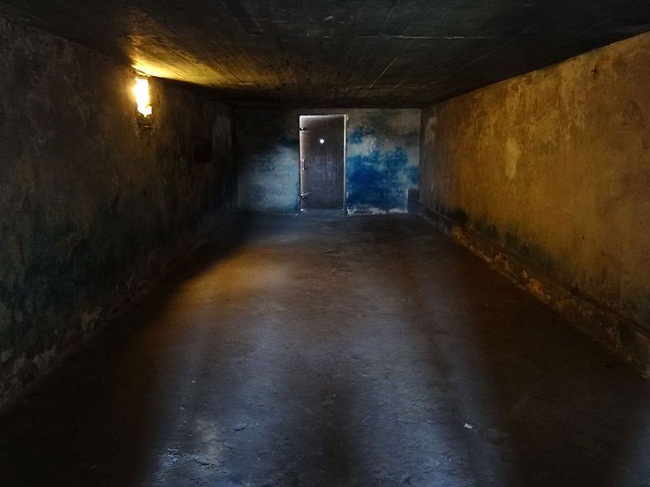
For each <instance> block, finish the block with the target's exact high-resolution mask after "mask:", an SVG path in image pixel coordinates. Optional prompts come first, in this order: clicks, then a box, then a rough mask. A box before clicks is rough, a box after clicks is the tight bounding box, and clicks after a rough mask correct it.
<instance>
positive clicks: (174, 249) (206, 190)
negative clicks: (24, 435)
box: [0, 18, 236, 399]
mask: <svg viewBox="0 0 650 487" xmlns="http://www.w3.org/2000/svg"><path fill="white" fill-rule="evenodd" d="M0 46H1V48H0V65H2V66H3V70H2V75H1V76H0V167H1V170H0V214H2V219H0V396H2V397H3V399H6V398H7V397H8V396H9V395H10V393H11V391H14V390H16V389H18V388H19V387H20V386H22V385H23V384H24V383H26V382H28V381H29V380H31V379H32V378H34V377H35V376H36V375H37V374H38V373H39V372H40V371H41V370H42V369H44V368H46V367H47V365H48V364H49V363H50V362H51V360H52V359H53V358H56V357H58V356H60V355H61V353H62V352H63V351H64V350H65V349H67V348H69V346H70V345H71V344H72V343H75V342H77V341H78V340H79V339H80V338H81V337H83V336H85V335H86V334H88V333H89V332H90V331H91V330H92V329H93V328H94V327H95V326H96V324H97V323H100V322H102V321H104V320H105V319H106V318H108V317H109V316H111V315H113V314H114V313H115V312H116V310H119V309H120V308H122V307H123V306H124V305H125V303H127V302H128V301H130V300H131V299H132V298H133V297H134V296H135V295H137V294H139V293H140V292H141V290H142V289H143V288H145V287H146V285H147V283H149V282H150V281H151V280H152V279H154V278H155V277H157V276H158V275H159V274H160V273H161V272H162V271H163V270H164V269H165V268H167V267H168V266H169V265H171V264H172V263H173V262H174V261H175V260H177V259H178V258H179V257H180V256H181V255H182V254H183V253H184V252H186V251H188V250H189V249H190V248H191V247H192V246H193V245H195V244H196V242H197V240H198V239H200V238H206V237H208V236H210V235H211V234H212V232H213V231H214V229H215V228H216V227H217V225H218V224H220V223H224V222H225V221H226V220H227V218H228V215H229V213H230V211H231V210H232V209H233V207H234V204H233V199H234V194H235V190H236V188H234V186H233V181H234V171H233V168H232V160H231V159H232V158H231V156H230V137H231V136H230V116H229V114H228V113H227V111H226V109H225V108H224V107H222V106H219V105H216V104H214V103H209V102H207V101H206V100H205V99H202V95H201V94H200V92H192V91H187V90H186V89H183V88H180V87H178V86H172V85H163V84H161V83H156V82H155V80H154V81H153V82H152V84H153V86H152V89H153V96H154V102H155V107H154V109H155V110H156V112H155V113H154V116H155V120H154V128H153V129H152V130H141V129H139V128H138V126H137V124H136V122H135V117H134V106H133V101H132V99H131V94H130V87H131V85H132V83H133V75H134V73H133V72H132V71H131V70H130V69H128V68H123V67H120V66H117V65H115V64H114V63H112V62H110V61H108V60H106V59H105V58H103V57H101V56H99V55H97V54H95V53H93V52H91V51H87V50H85V49H82V48H80V47H78V46H76V45H74V44H71V43H69V42H67V41H64V40H62V39H59V38H56V37H54V36H51V35H49V34H45V33H41V32H39V31H36V30H32V29H29V28H26V27H22V26H17V25H14V24H12V23H9V22H7V21H5V20H3V19H1V18H0ZM206 141H207V142H206ZM206 143H207V144H208V145H209V144H212V155H211V159H212V161H211V162H208V163H204V164H198V163H196V162H193V160H194V154H195V151H194V149H195V147H205V144H206Z"/></svg>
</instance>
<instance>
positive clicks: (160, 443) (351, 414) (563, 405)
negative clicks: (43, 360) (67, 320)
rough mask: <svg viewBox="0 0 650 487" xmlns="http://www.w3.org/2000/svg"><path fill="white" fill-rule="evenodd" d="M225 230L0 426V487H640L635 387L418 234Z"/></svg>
mask: <svg viewBox="0 0 650 487" xmlns="http://www.w3.org/2000/svg"><path fill="white" fill-rule="evenodd" d="M238 228H239V231H238V235H239V236H238V238H237V239H236V245H235V246H228V247H225V248H205V249H202V250H201V251H200V252H199V253H198V254H197V255H196V257H195V259H194V260H193V261H192V262H191V263H189V264H188V265H187V266H186V267H185V268H183V269H181V270H180V271H179V272H178V273H176V274H175V275H173V276H170V277H169V278H168V279H166V280H165V281H164V282H163V283H161V285H160V286H158V287H157V288H156V289H155V290H154V291H153V292H152V293H150V294H149V295H148V296H147V297H146V298H145V299H144V300H143V301H142V302H141V303H140V304H139V305H138V306H137V307H136V308H135V309H133V310H132V312H130V313H129V314H128V316H125V317H123V318H122V319H120V320H119V321H117V322H116V323H114V324H113V325H112V326H110V327H108V328H106V329H105V330H104V331H103V332H101V333H100V334H98V336H97V337H96V339H95V340H94V341H93V342H92V343H91V344H90V345H89V346H88V347H87V348H86V349H84V350H83V351H81V352H80V353H78V354H76V355H75V356H73V357H71V358H70V360H68V361H67V362H66V363H65V364H64V365H63V366H62V367H61V368H59V369H58V370H57V371H55V372H54V373H53V374H52V375H51V376H49V377H48V378H47V380H45V381H43V382H42V384H40V385H39V387H38V388H36V389H35V390H33V391H32V392H31V393H30V394H28V395H27V396H26V397H24V398H23V399H22V400H21V401H20V402H19V403H17V404H16V405H15V407H14V408H12V409H10V410H8V411H6V412H5V413H4V414H3V415H2V416H0V485H2V486H5V485H6V486H14V485H15V486H24V485H34V486H40V485H48V486H50V485H66V486H68V485H75V486H84V485H88V486H101V485H106V486H108V485H112V486H114V485H121V486H122V485H123V486H130V485H134V486H135V485H137V486H140V485H142V486H154V485H173V486H175V485H178V486H186V485H187V486H194V485H196V486H202V485H211V486H214V485H216V486H244V485H251V486H267V487H271V486H277V487H280V486H357V485H358V486H370V485H372V486H375V485H376V486H400V485H406V486H408V485H412V486H416V485H417V486H430V485H436V486H439V485H440V486H472V485H474V486H481V487H482V486H519V485H521V486H538V485H539V486H542V485H543V486H548V485H553V486H561V485H567V486H568V485H572V486H576V485H589V486H609V485H616V486H637V485H644V482H646V479H647V478H650V467H649V466H647V465H646V464H647V462H646V461H645V459H646V458H647V455H648V453H650V448H649V445H648V438H650V424H649V422H648V416H649V414H648V411H647V409H648V405H649V404H650V391H649V390H648V385H647V382H646V381H645V380H644V379H642V378H641V377H639V376H637V375H636V374H635V373H634V372H633V371H632V370H630V369H628V368H627V367H626V366H624V365H622V364H620V363H618V362H617V361H615V360H614V359H612V358H611V357H610V356H608V355H607V354H606V353H605V352H602V351H601V350H600V349H598V348H597V347H596V346H595V345H593V344H591V343H590V342H589V341H587V339H585V338H584V337H583V336H581V335H580V334H578V333H577V332H575V331H574V330H573V329H572V328H571V327H570V326H569V325H568V324H567V323H566V322H564V321H563V320H562V319H561V318H560V317H559V316H557V315H556V314H555V313H554V312H552V311H551V310H549V309H547V308H546V307H544V306H543V305H541V304H540V303H538V302H537V301H535V300H534V299H533V298H532V297H530V296H529V295H527V294H525V293H524V292H523V291H521V290H519V289H517V288H515V287H514V286H513V285H512V284H510V283H509V282H508V281H506V280H504V279H503V278H502V277H501V276H500V275H498V274H497V273H496V272H494V271H492V270H491V269H489V268H488V267H487V266H486V265H485V264H484V263H483V262H481V261H479V260H478V259H477V258H475V257H474V256H473V255H471V254H469V253H468V252H467V251H465V250H464V249H462V248H459V247H457V246H456V245H455V244H453V243H452V242H450V241H449V240H447V239H446V237H444V236H443V235H441V234H439V233H437V232H436V231H435V230H433V229H432V228H431V227H429V226H428V224H427V223H426V222H425V221H424V220H422V219H420V218H418V217H414V216H390V217H357V218H299V217H264V218H262V217H255V218H249V219H246V220H242V223H241V225H240V226H239V227H238Z"/></svg>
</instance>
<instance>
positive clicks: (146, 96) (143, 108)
mask: <svg viewBox="0 0 650 487" xmlns="http://www.w3.org/2000/svg"><path fill="white" fill-rule="evenodd" d="M133 94H134V95H135V102H136V105H137V110H138V113H140V114H141V115H143V116H145V117H150V116H151V114H152V113H153V108H152V107H151V95H150V93H149V80H148V79H146V78H136V79H135V85H134V86H133Z"/></svg>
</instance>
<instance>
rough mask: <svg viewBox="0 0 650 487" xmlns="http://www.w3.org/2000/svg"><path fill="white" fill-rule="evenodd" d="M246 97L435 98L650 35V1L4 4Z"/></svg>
mask: <svg viewBox="0 0 650 487" xmlns="http://www.w3.org/2000/svg"><path fill="white" fill-rule="evenodd" d="M0 15H4V16H5V17H8V18H10V19H13V20H17V21H19V22H23V23H26V24H29V25H32V26H36V27H38V28H41V29H43V30H47V31H50V32H53V33H55V34H58V35H60V36H62V37H65V38H67V39H70V40H73V41H75V42H78V43H79V44H82V45H84V46H87V47H89V48H91V49H94V50H96V51H98V52H100V53H103V54H106V55H108V56H110V57H112V58H115V59H116V60H119V61H123V62H128V63H129V64H131V65H133V66H134V67H135V68H137V69H140V70H142V71H144V72H146V73H148V74H151V75H154V76H160V77H164V78H169V79H174V80H180V81H186V82H191V83H196V84H199V85H204V86H209V87H212V88H215V89H216V90H219V91H220V92H221V93H220V96H223V97H224V98H226V99H230V100H236V101H238V102H239V103H246V104H260V105H282V106H296V107H298V106H313V107H317V106H336V107H370V106H374V107H395V106H425V105H429V104H432V103H434V102H437V101H440V100H443V99H447V98H450V97H453V96H455V95H458V94H461V93H464V92H468V91H471V90H473V89H476V88H478V87H481V86H484V85H487V84H490V83H494V82H496V81H500V80H502V79H505V78H509V77H512V76H514V75H518V74H522V73H524V72H527V71H531V70H533V69H536V68H539V67H543V66H547V65H549V64H553V63H555V62H558V61H561V60H563V59H567V58H569V57H572V56H574V55H576V54H579V53H582V52H586V51H589V50H591V49H594V48H596V47H600V46H603V45H606V44H609V43H611V42H614V41H616V40H620V39H624V38H627V37H631V36H633V35H636V34H640V33H643V32H646V31H648V30H650V1H649V0H528V1H526V0H436V1H432V0H112V1H109V0H104V1H97V0H0Z"/></svg>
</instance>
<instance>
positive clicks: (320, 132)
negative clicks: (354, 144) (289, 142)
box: [300, 115, 345, 211]
mask: <svg viewBox="0 0 650 487" xmlns="http://www.w3.org/2000/svg"><path fill="white" fill-rule="evenodd" d="M300 201H301V210H302V211H309V210H343V208H344V207H345V115H304V116H301V117H300Z"/></svg>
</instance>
